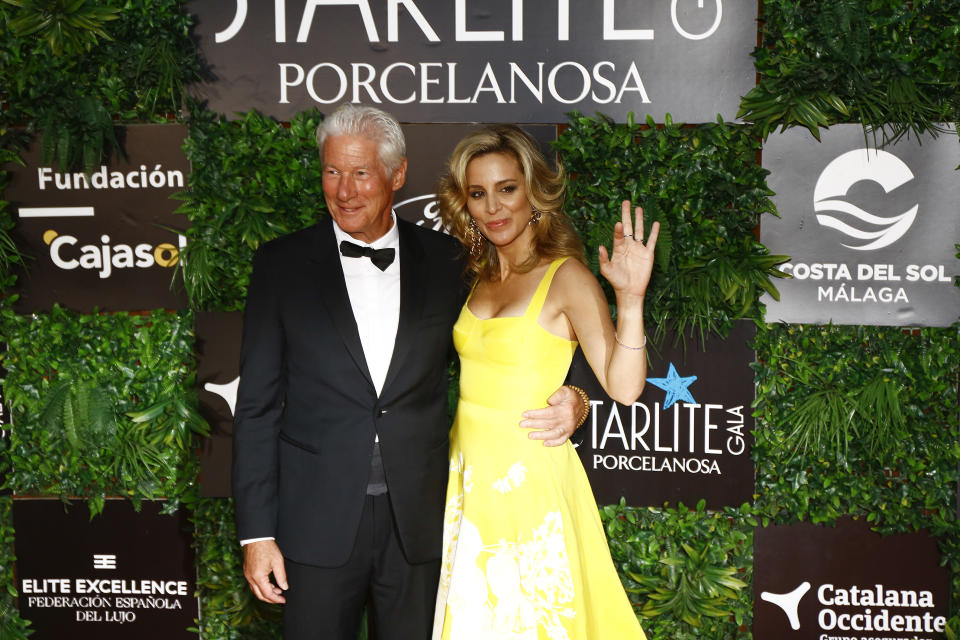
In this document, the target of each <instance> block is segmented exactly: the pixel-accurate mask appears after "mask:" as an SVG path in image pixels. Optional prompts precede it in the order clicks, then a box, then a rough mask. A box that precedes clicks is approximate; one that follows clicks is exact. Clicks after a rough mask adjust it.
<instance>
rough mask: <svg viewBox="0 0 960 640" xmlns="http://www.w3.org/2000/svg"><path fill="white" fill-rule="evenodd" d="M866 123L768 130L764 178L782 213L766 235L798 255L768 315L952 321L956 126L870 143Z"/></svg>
mask: <svg viewBox="0 0 960 640" xmlns="http://www.w3.org/2000/svg"><path fill="white" fill-rule="evenodd" d="M864 142H865V140H864V134H863V129H862V128H861V127H860V126H859V125H854V124H849V125H836V126H834V127H831V128H830V129H829V130H826V131H824V132H823V142H821V143H818V142H817V141H816V140H814V139H813V138H811V137H810V134H809V133H808V132H807V131H802V130H800V129H791V130H789V131H786V132H784V133H778V134H771V136H770V137H769V138H768V140H767V143H766V144H765V145H764V150H763V165H764V167H766V168H767V169H769V170H770V176H769V177H768V178H767V183H768V184H769V185H770V188H771V189H773V191H775V192H776V196H774V202H775V204H776V205H777V208H778V209H779V211H780V214H781V216H782V217H780V218H772V219H767V220H764V221H763V223H762V225H761V230H760V239H761V241H762V242H763V243H764V244H765V245H767V246H768V247H769V248H770V251H771V252H772V253H782V254H787V255H790V256H792V259H791V260H790V262H789V263H787V264H785V265H783V266H782V267H781V268H782V269H783V270H784V271H786V272H787V273H790V274H791V275H792V276H793V278H792V279H789V280H779V281H777V283H776V286H777V288H778V289H779V290H780V301H779V302H777V301H775V300H773V299H771V298H770V297H769V296H766V297H765V299H764V302H765V303H766V305H767V315H766V319H767V321H768V322H779V321H785V322H813V323H824V324H825V323H827V322H833V323H836V324H874V325H890V326H949V325H950V324H952V323H953V322H954V321H955V320H956V319H957V317H958V316H960V289H957V288H956V287H955V286H953V277H954V276H955V275H957V274H958V273H960V260H957V258H956V248H955V247H954V244H955V243H956V242H957V239H958V238H960V216H958V215H957V202H960V182H958V181H957V179H956V171H955V168H956V167H957V165H958V164H960V147H957V142H956V138H955V137H954V136H940V137H939V138H936V139H934V138H930V137H924V138H923V139H922V146H921V141H918V140H917V139H915V138H913V139H903V140H901V141H900V142H898V143H896V144H894V145H889V146H887V147H884V148H883V149H875V148H867V147H865V145H864Z"/></svg>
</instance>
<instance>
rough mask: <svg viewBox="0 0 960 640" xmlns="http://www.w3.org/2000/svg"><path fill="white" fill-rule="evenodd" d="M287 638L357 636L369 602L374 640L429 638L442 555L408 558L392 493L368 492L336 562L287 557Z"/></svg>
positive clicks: (322, 639) (314, 639)
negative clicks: (417, 560)
mask: <svg viewBox="0 0 960 640" xmlns="http://www.w3.org/2000/svg"><path fill="white" fill-rule="evenodd" d="M286 570H287V580H288V582H289V586H290V588H289V589H288V590H287V591H286V593H284V596H285V597H286V599H287V602H286V604H285V605H283V637H284V640H357V635H358V634H359V629H360V620H361V617H362V616H363V610H364V607H365V606H366V605H367V603H368V602H369V603H370V611H369V617H368V623H369V625H370V626H369V628H370V631H371V633H370V638H371V640H420V639H423V640H427V639H429V638H430V635H431V632H432V628H433V610H434V605H435V602H436V597H437V584H438V582H439V580H440V560H439V559H438V560H435V561H432V562H426V563H423V564H410V563H408V562H407V559H406V557H405V556H404V555H403V550H402V549H401V547H400V541H399V539H398V538H397V532H396V524H395V523H394V521H393V510H392V509H391V507H390V497H389V494H384V495H379V496H367V498H366V502H365V503H364V507H363V516H362V517H361V519H360V528H359V530H358V532H357V539H356V541H355V542H354V546H353V551H352V552H351V554H350V558H349V559H348V560H347V562H346V564H344V565H342V566H340V567H333V568H330V567H315V566H311V565H305V564H299V563H296V562H291V561H290V560H287V561H286Z"/></svg>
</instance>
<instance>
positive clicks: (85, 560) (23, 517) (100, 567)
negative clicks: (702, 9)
mask: <svg viewBox="0 0 960 640" xmlns="http://www.w3.org/2000/svg"><path fill="white" fill-rule="evenodd" d="M161 506H162V503H159V502H145V503H143V506H142V509H141V510H140V512H139V513H137V512H135V511H134V510H133V506H132V505H131V504H130V503H129V502H127V501H122V500H108V501H107V504H106V508H105V509H104V511H103V513H102V514H101V515H99V516H97V517H96V518H94V519H93V520H91V519H90V514H89V512H88V511H87V508H86V505H84V504H82V503H80V502H77V503H75V504H74V505H73V506H72V507H71V508H69V509H65V507H64V505H63V503H61V502H60V501H59V500H15V501H14V503H13V524H14V528H15V530H16V541H15V543H16V549H17V589H18V590H19V592H20V597H19V606H20V615H21V616H23V617H24V618H25V619H27V620H30V622H31V628H32V629H33V630H34V634H33V635H31V636H30V637H31V638H34V640H62V639H63V638H76V639H80V640H82V639H86V638H89V639H91V640H94V639H96V640H129V638H169V639H171V640H173V639H175V638H183V639H184V640H189V639H190V638H195V637H196V635H195V634H193V633H191V632H189V631H187V628H188V627H190V626H192V625H193V624H194V619H195V618H196V617H197V599H196V597H195V596H194V592H195V591H196V569H195V567H194V561H193V551H192V549H191V548H190V541H191V535H190V529H189V526H190V525H189V522H188V520H187V516H186V513H185V512H184V511H182V510H181V511H179V512H178V513H177V514H175V515H172V516H167V515H161V514H160V509H161Z"/></svg>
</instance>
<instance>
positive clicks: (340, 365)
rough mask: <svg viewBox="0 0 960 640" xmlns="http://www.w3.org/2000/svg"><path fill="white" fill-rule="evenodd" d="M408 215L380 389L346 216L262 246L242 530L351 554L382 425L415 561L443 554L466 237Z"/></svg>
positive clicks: (253, 296) (311, 554)
mask: <svg viewBox="0 0 960 640" xmlns="http://www.w3.org/2000/svg"><path fill="white" fill-rule="evenodd" d="M397 224H398V230H399V236H400V251H399V260H400V318H399V325H398V328H397V337H396V346H395V348H394V352H393V357H392V360H391V361H390V367H389V370H388V372H387V377H386V380H385V382H384V385H383V389H382V392H381V395H380V397H379V398H378V397H377V393H376V390H375V388H374V386H373V383H372V382H371V379H370V374H369V372H368V371H367V365H366V360H365V358H364V354H363V349H362V347H361V344H360V336H359V334H358V333H357V326H356V321H355V320H354V317H353V312H352V310H351V308H350V301H349V298H348V296H347V289H346V285H345V283H344V278H343V269H342V267H341V264H340V257H339V254H338V248H337V243H336V239H335V236H334V233H333V222H332V220H330V219H327V220H324V221H322V222H320V223H319V224H317V225H315V226H313V227H310V228H308V229H305V230H303V231H300V232H297V233H293V234H291V235H289V236H285V237H283V238H280V239H278V240H275V241H273V242H269V243H267V244H265V245H263V246H262V247H261V248H260V249H259V250H258V252H257V254H256V256H255V258H254V263H253V264H254V266H253V275H252V276H251V279H250V286H249V290H248V295H247V305H246V311H245V314H244V328H243V346H242V350H241V363H240V387H239V391H238V397H237V406H236V417H235V424H234V449H233V452H234V458H233V497H234V501H235V506H236V523H237V535H238V537H239V538H240V539H241V540H243V539H248V538H259V537H266V536H273V537H275V538H276V539H277V542H278V544H279V546H280V549H281V551H282V552H283V554H284V556H285V557H287V558H289V559H291V560H294V561H296V562H300V563H303V564H311V565H317V566H338V565H340V564H342V563H344V562H346V560H347V558H348V557H349V554H350V551H351V549H352V546H353V542H354V539H355V537H356V533H357V527H358V525H359V521H360V514H361V510H362V508H363V503H364V499H365V495H366V486H367V479H368V475H369V471H370V458H371V453H372V449H373V443H374V435H375V434H379V436H380V451H381V455H382V458H383V466H384V473H385V475H386V480H387V487H388V490H389V496H390V500H391V504H392V506H393V509H394V514H395V519H396V525H397V530H398V532H399V537H400V542H401V545H402V546H403V550H404V552H405V554H406V556H407V559H408V561H410V562H412V563H419V562H424V561H427V560H433V559H436V558H438V557H439V556H440V552H441V542H442V532H443V511H444V494H445V488H446V482H447V474H448V467H449V465H448V455H449V453H448V446H449V423H448V419H447V413H446V402H447V364H448V362H449V355H450V353H451V349H450V344H451V329H452V327H453V323H454V322H455V321H456V319H457V316H458V314H459V312H460V307H461V305H462V303H463V300H464V287H463V284H462V278H461V276H462V271H463V263H462V262H461V260H460V259H459V256H460V250H459V245H458V243H457V242H456V241H455V240H453V239H452V238H450V237H448V236H445V235H443V234H440V233H437V232H434V231H429V230H426V229H422V228H420V227H417V226H415V225H413V224H410V223H407V222H404V221H398V223H397Z"/></svg>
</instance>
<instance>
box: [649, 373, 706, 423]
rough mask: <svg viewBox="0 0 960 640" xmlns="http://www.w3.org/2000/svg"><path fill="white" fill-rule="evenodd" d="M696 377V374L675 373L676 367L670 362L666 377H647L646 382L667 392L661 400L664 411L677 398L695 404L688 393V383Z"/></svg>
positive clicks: (692, 381) (691, 382)
mask: <svg viewBox="0 0 960 640" xmlns="http://www.w3.org/2000/svg"><path fill="white" fill-rule="evenodd" d="M696 379H697V376H686V377H681V376H680V374H678V373H677V368H676V367H675V366H673V363H672V362H671V363H670V368H669V369H668V370H667V377H666V378H647V382H649V383H650V384H652V385H653V386H655V387H659V388H660V389H663V390H664V391H666V392H667V398H666V400H664V401H663V409H664V411H666V410H667V409H669V408H670V407H672V406H673V405H674V403H675V402H676V401H677V400H683V401H684V402H686V403H687V404H697V401H696V400H694V399H693V394H691V393H690V389H689V387H690V385H691V384H693V383H694V382H695V381H696Z"/></svg>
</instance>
